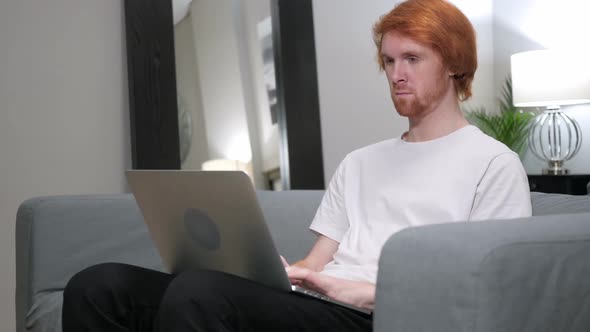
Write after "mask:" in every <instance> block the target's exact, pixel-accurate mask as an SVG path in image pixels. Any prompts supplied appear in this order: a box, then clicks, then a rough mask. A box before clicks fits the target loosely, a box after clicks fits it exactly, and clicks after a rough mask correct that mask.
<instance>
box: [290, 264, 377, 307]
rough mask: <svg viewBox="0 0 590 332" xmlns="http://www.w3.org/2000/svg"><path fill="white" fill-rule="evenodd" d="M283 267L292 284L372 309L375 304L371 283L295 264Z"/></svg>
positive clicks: (373, 288)
mask: <svg viewBox="0 0 590 332" xmlns="http://www.w3.org/2000/svg"><path fill="white" fill-rule="evenodd" d="M285 262H286V261H285ZM285 269H286V270H287V275H288V276H289V280H290V281H291V283H292V284H293V285H297V286H301V287H303V288H307V289H310V290H313V291H315V292H318V293H321V294H324V295H326V296H328V297H331V298H333V299H335V300H338V301H342V302H345V303H349V304H352V305H355V306H357V307H362V308H367V309H370V310H373V308H374V306H375V285H374V284H372V283H369V282H362V281H351V280H345V279H340V278H335V277H330V276H327V275H323V274H321V273H319V272H317V271H314V270H311V269H308V268H305V267H300V266H296V265H291V266H287V267H285Z"/></svg>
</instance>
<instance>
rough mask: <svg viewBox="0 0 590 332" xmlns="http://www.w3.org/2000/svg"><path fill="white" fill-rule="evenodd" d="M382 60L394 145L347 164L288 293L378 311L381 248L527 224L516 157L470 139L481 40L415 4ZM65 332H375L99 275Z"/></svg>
mask: <svg viewBox="0 0 590 332" xmlns="http://www.w3.org/2000/svg"><path fill="white" fill-rule="evenodd" d="M374 37H375V42H376V45H377V51H378V59H379V63H380V66H381V68H382V69H383V70H384V71H385V74H386V77H387V80H388V82H389V86H390V90H391V98H392V99H393V103H394V105H395V108H396V110H397V112H398V113H399V114H400V115H402V116H405V117H407V118H408V120H409V130H408V131H407V132H406V133H404V134H403V135H402V136H401V137H400V138H396V139H391V140H387V141H384V142H380V143H377V144H374V145H371V146H368V147H365V148H363V149H360V150H357V151H354V152H352V153H350V154H349V155H348V156H347V157H346V158H345V159H344V161H343V162H342V163H341V164H340V166H339V167H338V169H337V170H336V173H335V175H334V177H333V179H332V181H331V182H330V185H329V187H328V190H327V191H326V194H325V196H324V199H323V201H322V203H321V205H320V207H319V209H318V212H317V214H316V216H315V218H314V221H313V222H312V225H311V229H312V230H313V231H315V232H316V233H317V234H318V239H317V242H316V243H315V245H314V246H313V248H312V249H311V251H310V253H309V254H308V256H307V257H306V258H305V259H303V260H302V261H300V262H297V263H295V264H293V265H292V266H288V267H286V269H287V272H288V275H289V278H290V280H291V281H292V283H294V284H299V285H302V286H304V287H307V288H310V289H313V290H316V291H319V292H321V293H323V294H326V295H328V296H330V297H332V298H335V299H337V300H340V301H343V302H347V303H351V304H354V305H357V306H361V307H365V308H373V306H374V299H375V280H376V275H377V261H378V258H379V253H380V250H381V247H382V246H383V244H384V242H385V241H386V240H387V238H388V237H389V236H390V235H391V234H393V233H395V232H397V231H399V230H401V229H403V228H405V227H411V226H417V225H426V224H433V223H439V222H454V221H466V220H471V221H478V220H485V219H491V218H517V217H526V216H530V214H531V206H530V197H529V192H528V185H527V179H526V175H525V173H524V171H523V169H522V165H521V164H520V160H519V159H518V156H517V155H516V154H515V153H513V152H511V151H510V150H509V149H508V148H506V147H505V146H504V145H502V144H501V143H499V142H497V141H495V140H493V139H491V138H490V137H488V136H486V135H484V134H483V133H481V131H479V130H478V129H477V128H475V127H473V126H470V125H469V124H468V123H467V121H466V120H465V119H464V117H463V115H462V113H461V111H460V108H459V101H460V100H465V99H467V98H469V96H470V95H471V82H472V80H473V77H474V74H475V70H476V67H477V59H476V48H475V33H474V30H473V27H472V26H471V24H470V23H469V21H468V20H467V18H466V17H465V16H464V15H463V14H462V13H461V12H460V11H459V10H458V9H457V8H456V7H454V6H453V5H451V4H450V3H448V2H446V1H444V0H408V1H406V2H403V3H401V4H400V5H398V6H397V7H396V8H394V9H393V10H392V11H391V12H390V13H388V14H387V15H385V16H384V17H382V18H381V19H380V20H379V21H378V22H377V24H376V25H375V27H374ZM63 326H64V331H66V332H68V331H139V330H147V331H150V330H157V331H238V330H240V331H250V330H261V331H370V330H371V329H372V321H371V316H370V315H365V314H362V313H358V312H355V311H352V310H349V309H347V308H343V307H340V306H337V305H332V304H328V303H325V302H321V301H318V300H315V299H311V298H306V297H300V296H296V295H292V294H289V293H286V292H283V291H278V290H275V289H271V288H268V287H266V286H262V285H259V284H257V283H254V282H251V281H249V280H245V279H242V278H239V277H235V276H231V275H227V274H223V273H218V272H212V271H191V272H186V273H183V274H180V275H178V276H172V275H168V274H164V273H159V272H155V271H149V270H146V269H142V268H138V267H133V266H129V265H121V264H105V265H99V266H95V267H91V268H89V269H87V270H85V271H82V272H81V273H79V274H78V275H76V276H75V277H74V278H72V280H71V281H70V283H69V284H68V286H67V287H66V290H65V292H64V314H63Z"/></svg>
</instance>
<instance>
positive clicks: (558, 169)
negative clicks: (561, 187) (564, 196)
mask: <svg viewBox="0 0 590 332" xmlns="http://www.w3.org/2000/svg"><path fill="white" fill-rule="evenodd" d="M569 172H570V171H569V170H568V169H567V168H564V167H563V160H551V161H549V168H544V169H543V175H567V174H569Z"/></svg>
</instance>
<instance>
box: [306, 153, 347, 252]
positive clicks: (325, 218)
mask: <svg viewBox="0 0 590 332" xmlns="http://www.w3.org/2000/svg"><path fill="white" fill-rule="evenodd" d="M346 162H347V158H345V159H344V160H343V161H342V162H341V163H340V165H339V166H338V168H337V169H336V172H335V173H334V176H333V177H332V180H331V181H330V184H329V185H328V189H327V190H326V193H325V194H324V197H323V198H322V202H321V203H320V207H319V208H318V210H317V212H316V214H315V217H314V219H313V221H312V223H311V226H310V227H309V228H310V229H311V230H312V231H314V232H316V233H319V234H322V235H324V236H326V237H329V238H330V239H332V240H334V241H337V242H338V243H340V242H341V241H342V237H343V236H344V233H345V232H346V231H347V230H348V227H349V223H348V217H347V214H346V204H345V195H344V193H345V185H346V184H345V177H346Z"/></svg>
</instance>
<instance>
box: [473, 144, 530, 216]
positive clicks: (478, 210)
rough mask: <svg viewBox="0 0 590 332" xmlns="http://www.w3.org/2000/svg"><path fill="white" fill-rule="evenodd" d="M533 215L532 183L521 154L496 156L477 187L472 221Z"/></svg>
mask: <svg viewBox="0 0 590 332" xmlns="http://www.w3.org/2000/svg"><path fill="white" fill-rule="evenodd" d="M531 214H532V208H531V194H530V191H529V183H528V179H527V176H526V173H525V171H524V168H523V167H522V163H521V162H520V159H519V158H518V155H517V154H516V153H513V152H506V153H502V154H500V155H498V156H496V157H495V158H494V159H493V160H492V161H491V162H490V164H489V166H488V168H487V170H486V172H485V174H484V176H483V177H482V179H481V181H480V183H479V185H478V186H477V190H476V193H475V200H474V203H473V208H472V209H471V215H470V218H469V219H470V220H474V221H478V220H488V219H513V218H523V217H530V216H531Z"/></svg>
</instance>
